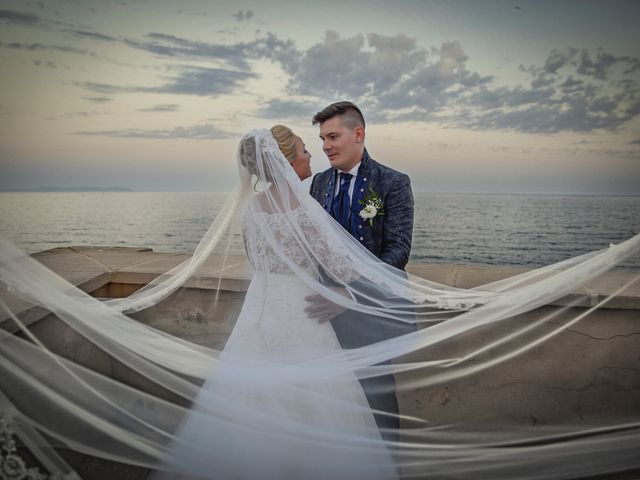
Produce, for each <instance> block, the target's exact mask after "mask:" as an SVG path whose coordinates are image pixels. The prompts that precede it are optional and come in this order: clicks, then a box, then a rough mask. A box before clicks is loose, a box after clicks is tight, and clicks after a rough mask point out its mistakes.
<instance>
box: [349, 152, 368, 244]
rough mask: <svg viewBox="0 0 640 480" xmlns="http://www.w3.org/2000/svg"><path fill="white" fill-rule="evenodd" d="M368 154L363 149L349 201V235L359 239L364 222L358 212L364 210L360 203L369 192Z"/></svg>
mask: <svg viewBox="0 0 640 480" xmlns="http://www.w3.org/2000/svg"><path fill="white" fill-rule="evenodd" d="M368 183H369V154H368V153H367V150H366V149H365V151H364V155H363V156H362V163H361V164H360V168H358V175H357V176H356V183H355V185H354V187H353V198H352V199H351V233H352V234H353V235H354V236H356V237H357V238H358V239H360V237H361V235H360V233H357V234H356V232H359V231H360V230H361V229H362V224H363V222H364V220H363V219H362V217H361V216H360V211H361V210H362V209H363V208H364V207H363V206H362V204H361V203H360V202H361V201H364V197H365V196H366V195H367V192H368V191H369V185H368Z"/></svg>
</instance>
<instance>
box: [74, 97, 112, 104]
mask: <svg viewBox="0 0 640 480" xmlns="http://www.w3.org/2000/svg"><path fill="white" fill-rule="evenodd" d="M82 98H84V99H85V100H89V101H90V102H94V103H107V102H112V101H113V99H112V98H109V97H82Z"/></svg>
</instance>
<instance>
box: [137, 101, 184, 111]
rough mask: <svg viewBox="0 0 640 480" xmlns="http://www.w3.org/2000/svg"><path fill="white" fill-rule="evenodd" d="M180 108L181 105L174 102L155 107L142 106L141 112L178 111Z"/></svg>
mask: <svg viewBox="0 0 640 480" xmlns="http://www.w3.org/2000/svg"><path fill="white" fill-rule="evenodd" d="M179 110H180V105H176V104H174V103H165V104H161V105H154V106H153V107H148V108H141V109H139V110H138V111H139V112H177V111H179Z"/></svg>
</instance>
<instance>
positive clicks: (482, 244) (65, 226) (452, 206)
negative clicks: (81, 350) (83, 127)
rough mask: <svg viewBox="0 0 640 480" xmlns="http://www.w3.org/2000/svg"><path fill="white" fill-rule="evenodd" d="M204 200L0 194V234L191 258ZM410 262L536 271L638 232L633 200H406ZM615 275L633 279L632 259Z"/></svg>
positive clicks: (204, 195) (635, 264) (211, 198)
mask: <svg viewBox="0 0 640 480" xmlns="http://www.w3.org/2000/svg"><path fill="white" fill-rule="evenodd" d="M225 198H226V194H220V193H208V192H195V193H194V192H189V193H187V192H178V193H176V192H113V193H112V192H105V193H101V192H89V193H85V192H78V193H76V192H73V193H0V234H1V235H2V236H4V237H7V238H9V239H10V240H11V241H13V242H14V243H16V244H17V245H18V246H20V247H21V248H23V249H24V250H26V251H28V252H36V251H41V250H46V249H48V248H53V247H60V246H67V245H104V246H135V247H148V248H152V249H154V250H156V251H164V252H182V251H191V250H193V249H194V247H195V246H196V245H197V243H198V241H199V239H200V238H201V237H202V235H203V234H204V233H205V232H206V230H207V228H208V227H209V225H210V224H211V222H212V220H213V219H214V217H215V215H216V214H217V212H218V211H219V210H220V208H221V206H222V205H223V203H224V200H225ZM415 200H416V216H415V228H414V239H413V249H412V254H411V260H413V261H422V262H433V263H452V262H455V263H484V264H496V265H521V266H532V267H533V266H541V265H547V264H550V263H553V262H557V261H560V260H564V259H566V258H569V257H572V256H575V255H579V254H581V253H586V252H589V251H592V250H598V249H601V248H605V247H607V246H608V245H609V243H617V242H620V241H622V240H625V239H627V238H629V237H631V236H632V235H634V234H635V233H638V232H640V197H603V196H547V195H544V196H543V195H540V196H519V195H458V194H455V195H454V194H451V195H449V194H422V193H418V194H416V195H415ZM624 267H625V268H634V269H640V258H633V259H630V260H629V261H627V262H626V263H625V265H624Z"/></svg>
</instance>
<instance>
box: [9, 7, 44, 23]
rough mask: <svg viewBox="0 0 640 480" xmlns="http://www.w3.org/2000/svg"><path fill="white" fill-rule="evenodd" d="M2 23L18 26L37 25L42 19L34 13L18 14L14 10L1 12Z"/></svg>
mask: <svg viewBox="0 0 640 480" xmlns="http://www.w3.org/2000/svg"><path fill="white" fill-rule="evenodd" d="M0 23H7V24H16V25H37V24H38V23H40V18H39V17H38V16H37V15H34V14H33V13H23V12H16V11H13V10H0Z"/></svg>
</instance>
